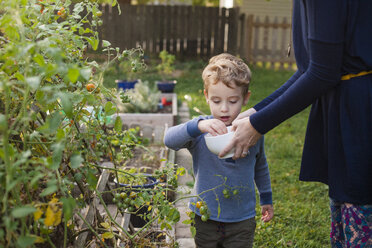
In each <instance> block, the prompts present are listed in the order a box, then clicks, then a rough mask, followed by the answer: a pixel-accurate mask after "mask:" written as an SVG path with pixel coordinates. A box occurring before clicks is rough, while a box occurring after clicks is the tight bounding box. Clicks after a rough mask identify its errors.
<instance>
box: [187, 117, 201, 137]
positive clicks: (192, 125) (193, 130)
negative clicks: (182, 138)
mask: <svg viewBox="0 0 372 248" xmlns="http://www.w3.org/2000/svg"><path fill="white" fill-rule="evenodd" d="M204 119H205V118H204V117H203V116H199V117H197V118H194V119H192V120H191V121H189V122H187V124H186V127H187V133H188V134H189V135H190V136H191V137H193V138H196V137H198V136H199V135H201V134H202V132H200V130H199V128H198V123H199V121H201V120H204Z"/></svg>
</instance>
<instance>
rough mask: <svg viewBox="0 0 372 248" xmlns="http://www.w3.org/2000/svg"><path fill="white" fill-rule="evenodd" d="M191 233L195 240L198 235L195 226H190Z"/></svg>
mask: <svg viewBox="0 0 372 248" xmlns="http://www.w3.org/2000/svg"><path fill="white" fill-rule="evenodd" d="M190 232H191V236H192V237H193V238H194V237H195V235H196V228H195V227H194V226H190Z"/></svg>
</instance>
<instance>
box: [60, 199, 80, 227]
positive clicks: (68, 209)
mask: <svg viewBox="0 0 372 248" xmlns="http://www.w3.org/2000/svg"><path fill="white" fill-rule="evenodd" d="M61 202H62V203H63V215H64V218H65V221H67V220H70V219H71V217H72V214H73V212H74V208H75V206H76V201H75V199H74V198H71V197H69V198H64V197H62V198H61Z"/></svg>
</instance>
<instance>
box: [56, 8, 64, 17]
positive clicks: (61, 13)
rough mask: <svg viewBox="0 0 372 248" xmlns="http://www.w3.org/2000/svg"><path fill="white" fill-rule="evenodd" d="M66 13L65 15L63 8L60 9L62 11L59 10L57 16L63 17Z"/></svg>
mask: <svg viewBox="0 0 372 248" xmlns="http://www.w3.org/2000/svg"><path fill="white" fill-rule="evenodd" d="M64 13H65V8H64V7H62V8H60V9H59V10H58V12H57V15H59V16H61V15H63V14H64Z"/></svg>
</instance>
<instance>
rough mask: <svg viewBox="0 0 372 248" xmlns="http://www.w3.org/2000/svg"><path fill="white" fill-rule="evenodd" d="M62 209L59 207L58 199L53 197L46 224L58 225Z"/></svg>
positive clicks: (47, 212)
mask: <svg viewBox="0 0 372 248" xmlns="http://www.w3.org/2000/svg"><path fill="white" fill-rule="evenodd" d="M61 219H62V210H61V208H60V207H59V204H58V199H57V198H53V199H52V200H50V201H49V203H48V208H47V211H46V215H45V220H44V224H45V225H46V226H58V225H59V223H61Z"/></svg>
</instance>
